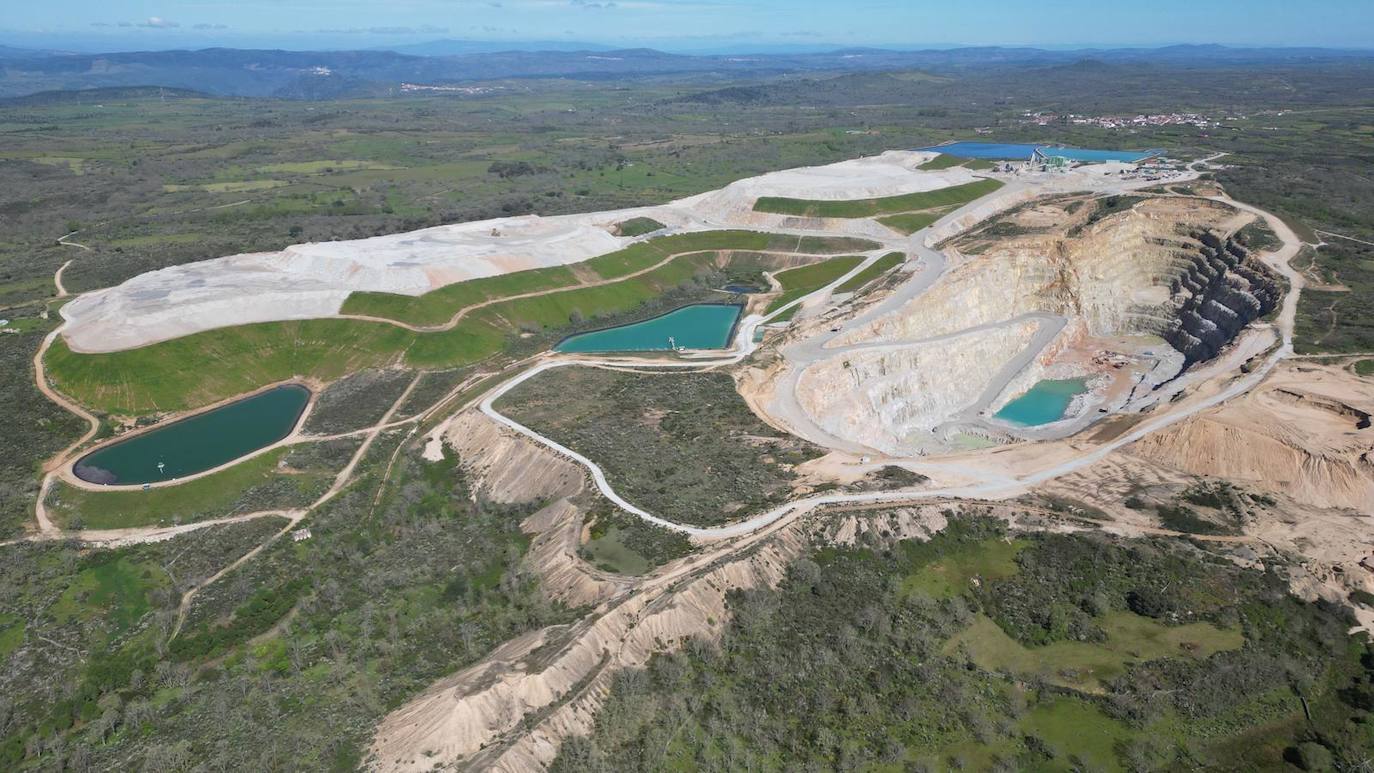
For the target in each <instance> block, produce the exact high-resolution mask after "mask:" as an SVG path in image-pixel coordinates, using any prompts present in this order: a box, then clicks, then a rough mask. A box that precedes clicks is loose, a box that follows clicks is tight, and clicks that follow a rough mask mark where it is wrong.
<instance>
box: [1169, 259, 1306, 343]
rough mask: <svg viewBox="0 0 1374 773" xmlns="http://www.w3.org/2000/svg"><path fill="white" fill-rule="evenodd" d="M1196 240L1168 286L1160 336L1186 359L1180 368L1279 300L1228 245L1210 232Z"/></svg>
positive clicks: (1270, 280) (1263, 275)
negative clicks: (1167, 318) (1166, 318)
mask: <svg viewBox="0 0 1374 773" xmlns="http://www.w3.org/2000/svg"><path fill="white" fill-rule="evenodd" d="M1197 238H1198V241H1199V242H1200V244H1201V246H1200V248H1199V249H1198V251H1197V254H1196V255H1194V257H1193V259H1192V261H1191V265H1189V267H1188V269H1187V270H1186V271H1185V272H1184V273H1183V274H1181V275H1179V276H1176V277H1174V279H1173V281H1172V282H1170V283H1169V291H1170V301H1171V303H1173V304H1176V307H1175V308H1176V310H1175V312H1174V315H1173V321H1172V323H1171V324H1170V325H1169V326H1168V327H1166V328H1165V329H1164V330H1162V331H1160V332H1161V334H1162V335H1163V337H1164V340H1166V341H1168V342H1169V345H1170V346H1172V347H1174V348H1175V349H1177V350H1178V351H1180V352H1182V353H1183V355H1184V357H1186V358H1187V361H1186V365H1185V367H1187V365H1192V364H1193V363H1194V362H1200V361H1203V360H1209V359H1211V358H1213V357H1215V356H1216V354H1217V352H1218V351H1220V350H1221V348H1222V347H1223V346H1225V345H1226V344H1227V343H1228V342H1229V341H1230V340H1231V339H1232V338H1235V336H1236V334H1237V333H1239V332H1240V331H1241V329H1242V328H1244V327H1245V326H1246V325H1248V324H1249V323H1250V322H1251V321H1253V320H1255V319H1257V318H1259V317H1262V316H1264V315H1265V314H1268V313H1269V312H1270V311H1272V310H1273V309H1274V307H1275V306H1276V305H1277V304H1278V302H1279V299H1280V298H1281V297H1282V293H1281V291H1280V290H1279V287H1278V284H1277V282H1276V280H1275V279H1274V277H1273V276H1272V275H1271V274H1270V273H1269V272H1268V271H1267V270H1266V269H1265V268H1264V267H1263V266H1261V265H1260V264H1259V263H1258V262H1256V261H1253V260H1250V259H1249V254H1248V253H1247V252H1246V250H1245V248H1244V247H1242V246H1240V245H1239V244H1237V243H1236V242H1235V241H1234V240H1232V239H1227V240H1226V241H1225V242H1223V241H1221V240H1220V239H1218V238H1217V237H1216V236H1215V235H1213V234H1211V233H1203V234H1200V235H1199V236H1198V237H1197Z"/></svg>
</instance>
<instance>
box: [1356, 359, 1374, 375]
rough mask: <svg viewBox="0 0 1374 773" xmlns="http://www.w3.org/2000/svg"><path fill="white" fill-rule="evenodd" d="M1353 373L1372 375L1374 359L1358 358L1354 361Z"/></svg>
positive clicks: (1373, 373)
mask: <svg viewBox="0 0 1374 773" xmlns="http://www.w3.org/2000/svg"><path fill="white" fill-rule="evenodd" d="M1355 373H1356V374H1357V375H1360V376H1374V360H1360V361H1359V362H1356V363H1355Z"/></svg>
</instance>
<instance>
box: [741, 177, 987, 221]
mask: <svg viewBox="0 0 1374 773" xmlns="http://www.w3.org/2000/svg"><path fill="white" fill-rule="evenodd" d="M1001 187H1002V183H1001V181H999V180H977V181H975V182H971V183H964V184H963V185H952V186H950V187H948V188H939V189H937V190H933V191H921V192H919V193H908V194H905V195H902V196H886V197H883V198H876V199H852V200H849V201H815V200H812V199H791V198H785V197H781V196H763V197H761V198H760V199H759V200H758V201H756V202H755V203H754V211H755V212H769V213H772V214H776V215H795V216H798V217H840V218H855V217H874V216H876V215H888V214H895V213H897V212H909V211H911V210H915V209H930V208H931V207H945V206H951V205H956V204H967V203H968V202H970V201H973V200H974V199H977V198H981V197H983V196H986V195H987V194H989V193H992V192H993V191H995V190H997V189H998V188H1001Z"/></svg>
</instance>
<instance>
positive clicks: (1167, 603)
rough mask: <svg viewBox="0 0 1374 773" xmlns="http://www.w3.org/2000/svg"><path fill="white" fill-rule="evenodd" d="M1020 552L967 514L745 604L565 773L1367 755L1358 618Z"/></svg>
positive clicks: (1140, 558) (1218, 761)
mask: <svg viewBox="0 0 1374 773" xmlns="http://www.w3.org/2000/svg"><path fill="white" fill-rule="evenodd" d="M1007 539H1008V537H1007V535H1006V534H1005V533H1004V532H1003V527H1002V526H1001V525H1000V523H999V522H994V521H988V520H978V519H958V518H956V519H954V520H952V521H951V524H950V526H949V528H947V529H946V530H945V531H944V532H942V533H941V534H939V535H937V536H936V537H934V538H933V539H932V540H931V541H930V542H926V543H921V542H900V543H897V544H895V545H892V546H883V545H881V544H877V543H876V542H875V543H874V544H870V545H868V546H866V547H856V548H823V549H820V550H818V551H817V552H815V553H813V554H811V555H810V556H807V557H805V558H802V559H800V560H798V561H796V562H795V563H794V564H793V565H792V567H791V568H790V570H789V572H788V577H787V580H786V581H785V582H784V583H783V584H782V586H781V587H779V588H777V589H762V590H754V591H747V592H737V593H734V594H732V595H731V597H730V608H731V613H732V615H733V617H732V619H731V622H730V624H729V627H728V628H727V630H726V633H725V635H724V639H723V640H722V641H721V642H720V643H719V645H715V644H708V643H704V642H696V643H689V644H688V645H687V646H686V647H685V648H684V649H683V650H682V651H681V652H679V653H677V654H671V655H660V656H657V657H655V658H654V660H653V661H652V663H651V664H650V666H649V668H647V669H644V670H636V671H629V672H625V673H622V674H620V675H619V676H618V677H617V679H616V681H615V686H614V688H613V689H612V693H611V697H610V700H609V703H608V705H607V706H606V708H605V709H604V710H603V711H602V712H601V713H600V714H599V715H598V717H597V722H596V729H595V732H594V733H593V734H592V735H591V736H590V737H589V738H577V737H574V738H571V739H569V740H568V741H566V742H565V743H564V745H563V748H562V750H561V752H560V754H559V756H558V759H557V761H556V762H555V763H554V766H553V769H554V770H556V771H572V770H577V771H602V770H606V771H609V770H621V769H624V766H626V765H627V764H628V765H629V766H631V767H633V768H635V769H637V770H677V769H687V768H690V769H695V770H747V769H753V770H799V769H807V768H809V767H814V768H823V769H869V770H903V769H906V770H931V769H969V770H1017V769H1019V770H1025V769H1048V770H1061V769H1063V770H1072V769H1078V770H1082V769H1094V770H1155V769H1171V768H1174V767H1188V768H1211V767H1216V766H1222V767H1236V768H1243V769H1250V770H1254V769H1279V768H1281V767H1283V766H1284V760H1285V759H1289V758H1292V757H1293V756H1294V755H1296V754H1298V753H1299V752H1300V750H1301V749H1302V748H1303V746H1304V744H1313V745H1315V746H1317V747H1319V750H1318V751H1313V750H1312V749H1310V748H1308V749H1306V752H1307V753H1309V754H1319V753H1324V754H1326V755H1328V756H1329V758H1330V759H1332V760H1334V761H1339V762H1344V763H1346V764H1349V763H1353V762H1356V761H1358V760H1360V759H1362V758H1363V757H1364V756H1365V755H1366V754H1368V750H1369V746H1370V743H1369V740H1368V735H1367V733H1365V732H1364V730H1363V727H1364V724H1363V723H1364V722H1367V721H1368V719H1369V714H1368V710H1369V708H1371V707H1374V704H1366V703H1365V697H1364V696H1365V695H1366V694H1367V691H1368V688H1367V687H1365V685H1366V684H1368V680H1369V679H1370V678H1371V676H1374V673H1372V672H1371V670H1370V669H1371V668H1374V655H1371V654H1370V653H1368V652H1367V651H1366V646H1367V645H1364V644H1361V643H1357V642H1355V641H1353V640H1351V639H1349V638H1347V637H1346V635H1345V630H1344V627H1345V625H1346V624H1347V622H1346V619H1345V617H1344V615H1343V614H1342V613H1339V612H1337V611H1336V610H1334V609H1333V608H1331V607H1328V606H1324V605H1320V604H1315V605H1314V604H1306V603H1303V602H1301V601H1299V600H1297V599H1295V598H1293V597H1291V596H1289V595H1287V593H1286V589H1285V587H1284V585H1283V582H1282V580H1281V579H1279V578H1277V577H1275V576H1273V575H1266V574H1264V573H1261V572H1257V571H1253V570H1242V569H1238V568H1236V567H1235V566H1234V565H1231V564H1229V563H1228V562H1226V561H1223V560H1218V559H1213V558H1210V557H1208V556H1206V555H1204V554H1201V553H1197V552H1195V551H1194V550H1192V549H1191V548H1189V547H1188V546H1187V545H1186V544H1181V543H1167V542H1158V541H1132V542H1117V541H1111V540H1108V539H1107V538H1103V537H1097V536H1089V535H1051V534H1044V535H1028V536H1023V537H1019V538H1017V539H1016V540H1015V541H1013V542H1011V543H1008V542H1007ZM1299 696H1301V697H1302V698H1303V699H1305V700H1306V705H1307V706H1308V707H1309V709H1310V710H1311V712H1312V718H1313V721H1312V722H1311V723H1310V724H1309V723H1307V722H1306V721H1304V713H1303V711H1304V709H1303V702H1302V701H1300V700H1299Z"/></svg>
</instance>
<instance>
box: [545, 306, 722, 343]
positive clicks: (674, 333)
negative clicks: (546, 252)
mask: <svg viewBox="0 0 1374 773" xmlns="http://www.w3.org/2000/svg"><path fill="white" fill-rule="evenodd" d="M742 310H743V307H741V306H736V305H734V304H723V303H698V304H694V305H692V306H683V307H682V308H680V309H677V310H676V311H670V312H668V313H667V314H664V315H662V316H658V317H654V318H652V319H646V320H644V321H643V322H635V323H633V324H629V325H621V326H619V327H612V328H606V329H605V330H593V331H591V332H590V333H578V334H577V335H572V336H568V337H567V338H565V339H563V340H562V341H560V342H559V343H558V345H557V346H555V347H554V351H558V352H572V353H583V352H649V351H662V350H667V349H669V348H671V347H673V346H677V347H683V348H687V349H724V348H725V347H726V346H727V345H729V343H730V335H731V334H732V333H733V332H734V330H735V323H736V322H737V321H739V315H740V312H741V311H742Z"/></svg>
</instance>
